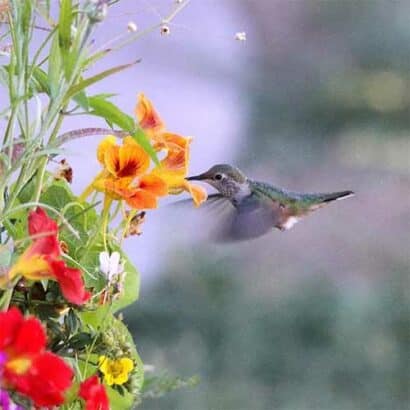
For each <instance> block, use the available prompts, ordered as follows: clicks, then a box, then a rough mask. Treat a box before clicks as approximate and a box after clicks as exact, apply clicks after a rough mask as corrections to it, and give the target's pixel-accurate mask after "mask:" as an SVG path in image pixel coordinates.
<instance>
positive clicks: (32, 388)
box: [0, 308, 73, 406]
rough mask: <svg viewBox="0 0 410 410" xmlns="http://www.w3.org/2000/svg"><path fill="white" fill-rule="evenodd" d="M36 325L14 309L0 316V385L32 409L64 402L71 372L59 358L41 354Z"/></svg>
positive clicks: (41, 339)
mask: <svg viewBox="0 0 410 410" xmlns="http://www.w3.org/2000/svg"><path fill="white" fill-rule="evenodd" d="M46 341H47V340H46V334H45V331H44V329H43V327H42V325H41V323H40V321H39V320H38V319H36V318H34V317H28V318H24V317H23V315H22V314H21V312H20V311H19V310H18V309H17V308H11V309H9V310H8V311H7V312H0V355H1V356H2V357H3V360H2V368H1V369H0V376H1V381H0V384H1V385H4V386H5V387H6V388H10V389H13V390H16V391H18V392H19V393H21V394H24V395H26V396H28V397H29V398H30V399H31V400H32V401H33V402H34V404H35V405H36V406H56V405H60V404H62V403H63V402H64V393H65V391H66V390H67V389H68V388H69V387H70V386H71V381H72V378H73V371H72V370H71V368H70V367H69V366H68V365H67V364H66V363H65V362H64V360H62V359H61V358H60V357H59V356H57V355H55V354H54V353H51V352H48V351H46V350H45V347H46Z"/></svg>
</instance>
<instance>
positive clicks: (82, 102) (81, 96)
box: [73, 91, 90, 111]
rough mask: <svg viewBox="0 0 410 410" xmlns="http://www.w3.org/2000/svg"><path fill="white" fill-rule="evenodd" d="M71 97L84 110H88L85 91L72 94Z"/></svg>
mask: <svg viewBox="0 0 410 410" xmlns="http://www.w3.org/2000/svg"><path fill="white" fill-rule="evenodd" d="M73 99H74V101H75V102H76V103H77V104H78V105H79V106H80V107H81V108H82V109H83V110H84V111H88V110H89V108H90V106H89V104H88V97H87V95H86V93H85V91H80V92H79V93H78V94H76V95H75V96H74V98H73Z"/></svg>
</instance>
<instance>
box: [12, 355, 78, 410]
mask: <svg viewBox="0 0 410 410" xmlns="http://www.w3.org/2000/svg"><path fill="white" fill-rule="evenodd" d="M72 379H73V371H72V369H71V368H70V367H69V366H68V365H67V364H66V363H65V362H64V360H62V359H61V358H60V357H59V356H57V355H56V354H54V353H51V352H44V353H42V354H39V355H37V356H36V357H35V358H34V360H33V362H32V365H31V367H30V369H29V371H28V372H27V373H26V374H25V375H23V376H19V377H16V378H15V380H14V384H15V386H16V390H17V391H19V392H20V393H22V394H25V395H27V396H28V397H30V398H31V399H32V400H33V402H34V404H35V405H36V406H39V407H40V406H45V407H51V406H57V405H60V404H62V403H63V402H64V399H65V397H64V393H65V391H66V390H67V389H68V388H69V387H70V386H71V383H72Z"/></svg>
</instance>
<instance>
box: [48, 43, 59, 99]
mask: <svg viewBox="0 0 410 410" xmlns="http://www.w3.org/2000/svg"><path fill="white" fill-rule="evenodd" d="M61 79H62V59H61V51H60V47H59V45H58V37H57V36H56V35H55V36H54V38H53V42H52V43H51V49H50V55H49V57H48V86H49V89H50V95H51V97H55V96H56V95H57V93H58V89H59V87H60V86H61V83H60V82H61Z"/></svg>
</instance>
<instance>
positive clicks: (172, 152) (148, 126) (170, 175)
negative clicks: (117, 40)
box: [135, 93, 207, 206]
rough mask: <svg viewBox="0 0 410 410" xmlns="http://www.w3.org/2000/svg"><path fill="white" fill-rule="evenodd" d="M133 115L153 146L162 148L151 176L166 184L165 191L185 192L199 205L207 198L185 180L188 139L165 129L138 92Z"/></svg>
mask: <svg viewBox="0 0 410 410" xmlns="http://www.w3.org/2000/svg"><path fill="white" fill-rule="evenodd" d="M135 114H136V116H137V120H138V122H139V125H140V127H141V128H142V129H143V130H144V132H145V133H146V134H147V135H148V136H149V138H150V139H151V142H152V144H153V146H154V149H155V150H157V151H160V150H165V151H166V156H165V158H164V159H163V160H162V161H161V162H160V165H159V166H157V167H156V168H155V169H154V170H153V172H152V173H153V175H156V176H158V177H160V178H161V179H162V180H164V181H165V182H166V183H167V185H168V193H169V194H179V193H181V192H182V191H187V192H189V193H190V195H191V196H192V199H193V201H194V203H195V205H196V206H199V205H201V203H202V202H204V201H205V200H206V199H207V193H206V191H205V190H204V189H203V188H202V187H200V186H199V185H195V184H192V183H190V182H189V181H187V180H186V179H185V178H186V177H187V175H188V166H189V146H190V143H191V141H192V138H190V137H183V136H181V135H178V134H173V133H169V132H166V131H165V129H166V128H165V124H164V122H163V121H162V120H161V118H160V116H159V115H158V113H157V111H156V110H155V108H154V107H153V105H152V103H151V101H150V100H148V98H147V97H145V95H144V94H142V93H141V94H139V95H138V101H137V105H136V108H135Z"/></svg>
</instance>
